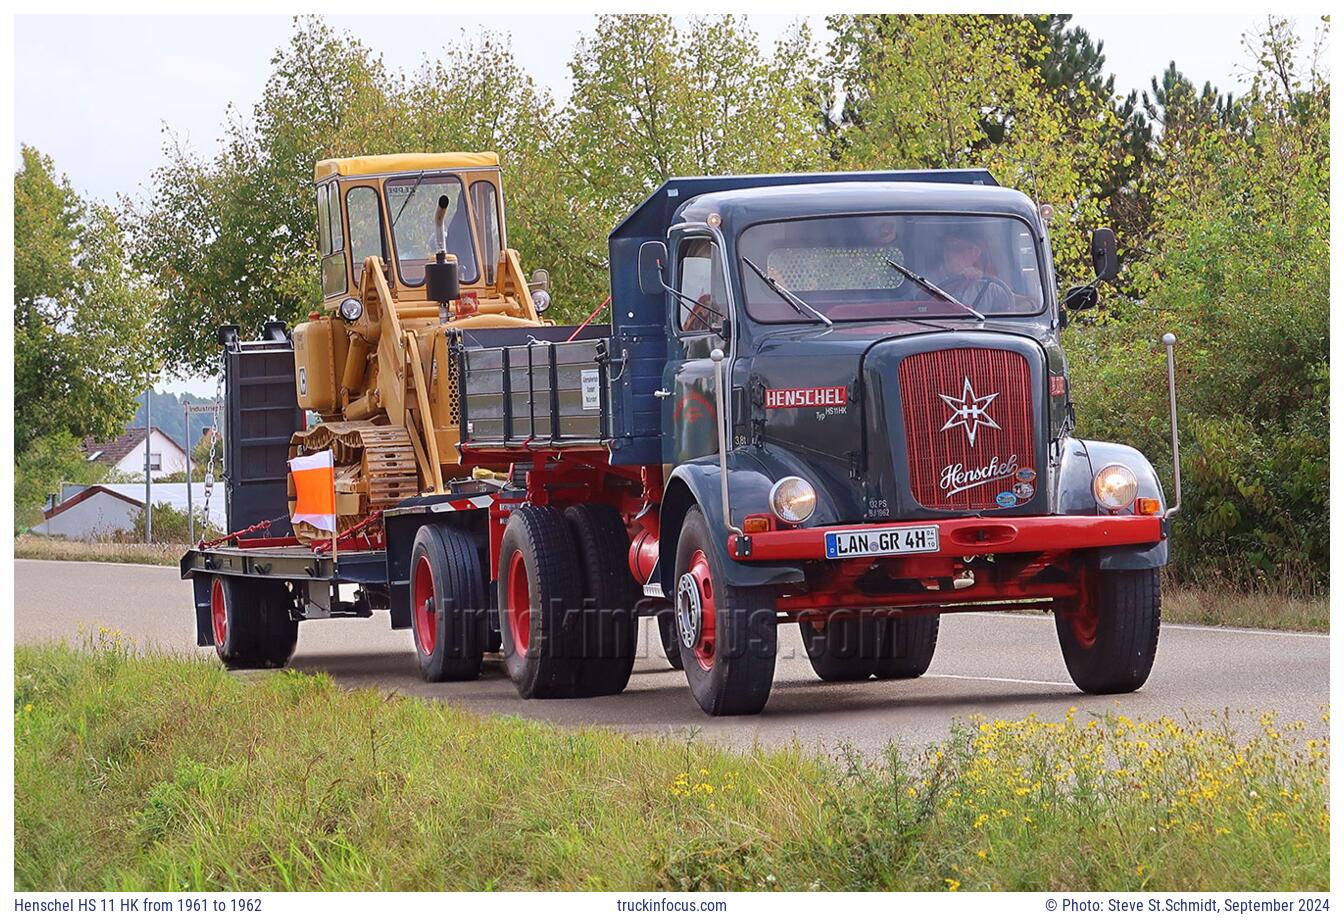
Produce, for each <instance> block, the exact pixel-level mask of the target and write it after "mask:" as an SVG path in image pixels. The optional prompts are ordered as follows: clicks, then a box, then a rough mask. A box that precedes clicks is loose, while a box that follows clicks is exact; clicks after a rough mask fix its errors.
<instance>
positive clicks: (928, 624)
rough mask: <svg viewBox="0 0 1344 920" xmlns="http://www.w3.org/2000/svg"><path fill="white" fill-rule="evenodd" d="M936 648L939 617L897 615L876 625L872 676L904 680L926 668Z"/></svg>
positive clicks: (917, 674)
mask: <svg viewBox="0 0 1344 920" xmlns="http://www.w3.org/2000/svg"><path fill="white" fill-rule="evenodd" d="M937 646H938V614H936V613H931V614H921V615H919V616H898V617H891V618H889V619H885V620H882V621H880V622H878V624H877V656H876V658H874V660H873V674H874V675H875V676H876V677H877V678H878V680H907V679H909V678H912V677H919V676H920V675H922V674H923V673H924V672H925V671H927V670H928V669H929V664H930V663H931V662H932V661H933V652H934V650H935V649H936V648H937Z"/></svg>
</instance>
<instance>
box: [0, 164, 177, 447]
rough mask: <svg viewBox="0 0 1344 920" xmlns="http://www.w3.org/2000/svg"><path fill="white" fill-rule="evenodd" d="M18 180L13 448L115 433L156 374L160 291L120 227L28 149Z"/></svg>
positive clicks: (15, 248) (106, 211)
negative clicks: (133, 259)
mask: <svg viewBox="0 0 1344 920" xmlns="http://www.w3.org/2000/svg"><path fill="white" fill-rule="evenodd" d="M20 157H21V168H20V170H19V172H17V173H16V174H15V176H14V252H15V257H14V447H15V452H16V453H17V454H23V453H24V452H25V451H27V450H28V448H29V447H31V446H32V445H33V444H34V443H35V442H36V441H37V440H39V439H42V438H49V437H53V436H56V435H65V434H68V435H71V436H72V437H74V438H77V439H78V438H83V437H86V436H91V437H97V438H106V437H110V436H111V435H113V434H116V433H119V432H120V430H121V427H122V425H123V424H124V422H125V420H126V419H127V418H128V417H129V416H130V414H131V412H132V411H133V410H134V406H135V398H136V395H137V394H138V393H139V392H140V391H141V390H142V389H143V388H144V386H145V384H146V382H147V381H148V380H150V379H151V378H152V377H153V376H154V374H155V373H156V372H157V371H158V358H157V354H156V349H155V347H154V341H153V338H152V336H151V329H152V327H153V320H154V317H155V315H156V310H157V307H158V295H157V292H156V291H155V290H154V289H153V288H152V287H150V286H149V285H147V284H146V283H145V282H144V280H143V279H141V278H139V277H138V276H136V275H135V274H134V273H133V272H132V271H131V270H130V268H129V266H128V264H127V254H126V248H125V242H124V237H123V233H122V228H121V224H120V222H119V221H118V219H117V217H116V215H115V214H114V213H113V212H112V211H111V210H110V209H109V208H107V207H105V206H103V205H100V204H97V203H90V202H85V201H82V200H81V199H80V198H79V196H78V195H77V194H76V193H75V191H74V189H73V188H71V186H70V183H69V181H68V180H67V179H66V178H65V177H64V176H60V175H58V174H57V173H56V169H55V165H54V164H53V163H52V161H51V159H50V158H49V157H46V156H43V155H42V154H41V153H40V152H38V151H37V150H36V149H34V148H32V147H28V146H24V147H23V148H22V149H21V151H20Z"/></svg>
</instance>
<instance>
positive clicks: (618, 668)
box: [565, 504, 640, 696]
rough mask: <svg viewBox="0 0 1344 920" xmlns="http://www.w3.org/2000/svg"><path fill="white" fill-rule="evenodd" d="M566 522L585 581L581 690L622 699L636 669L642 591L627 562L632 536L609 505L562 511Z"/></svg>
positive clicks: (587, 505)
mask: <svg viewBox="0 0 1344 920" xmlns="http://www.w3.org/2000/svg"><path fill="white" fill-rule="evenodd" d="M565 520H566V521H568V523H569V530H570V533H571V534H573V537H574V545H575V547H576V548H577V549H578V554H579V569H580V572H581V574H582V576H583V577H582V583H583V593H582V598H583V619H582V621H581V623H580V630H579V633H578V638H579V639H580V642H581V647H580V649H579V652H580V654H581V655H582V657H583V663H582V666H581V668H582V673H581V675H580V677H579V690H580V691H581V692H582V693H585V694H589V695H592V696H609V695H611V694H614V693H620V692H621V691H622V690H624V689H625V685H626V684H628V683H629V682H630V672H631V670H632V669H633V668H634V666H635V645H636V640H637V638H638V636H637V627H638V624H639V621H638V620H637V619H635V605H636V604H637V603H638V602H639V598H640V589H639V585H638V584H636V582H635V579H634V577H633V576H632V575H631V574H630V563H629V562H628V557H629V553H630V535H629V534H628V533H627V532H626V530H625V522H624V521H623V520H621V515H620V512H618V511H617V510H616V509H615V508H613V507H611V506H610V505H597V504H584V505H573V506H572V507H569V508H566V509H565Z"/></svg>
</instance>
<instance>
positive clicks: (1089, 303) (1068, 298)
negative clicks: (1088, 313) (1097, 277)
mask: <svg viewBox="0 0 1344 920" xmlns="http://www.w3.org/2000/svg"><path fill="white" fill-rule="evenodd" d="M1097 300H1098V295H1097V288H1096V286H1095V285H1092V284H1080V285H1077V286H1076V287H1071V288H1069V290H1068V291H1067V292H1066V293H1065V294H1064V307H1065V309H1068V310H1090V309H1092V308H1093V307H1095V306H1096V305H1097Z"/></svg>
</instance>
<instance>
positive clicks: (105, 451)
mask: <svg viewBox="0 0 1344 920" xmlns="http://www.w3.org/2000/svg"><path fill="white" fill-rule="evenodd" d="M152 427H153V430H154V431H157V432H158V433H159V435H160V436H161V437H163V438H165V439H166V440H167V441H168V443H170V444H172V445H173V446H174V447H176V448H177V449H178V450H182V445H180V444H178V443H177V441H175V440H173V438H171V437H169V436H168V435H167V434H166V433H165V432H164V430H163V429H162V428H160V427H159V426H158V425H154V426H152ZM144 440H145V429H144V428H127V429H126V433H125V434H123V435H122V436H121V437H119V438H115V439H113V440H111V441H102V442H98V441H94V440H93V438H85V439H84V459H85V460H95V461H97V462H98V463H106V464H109V465H111V466H116V465H117V464H118V463H120V462H121V461H122V460H124V459H126V457H127V455H129V454H130V453H131V451H133V450H135V449H136V448H137V447H139V446H140V445H141V444H142V443H144ZM182 452H183V453H186V451H182ZM94 454H97V456H94Z"/></svg>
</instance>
